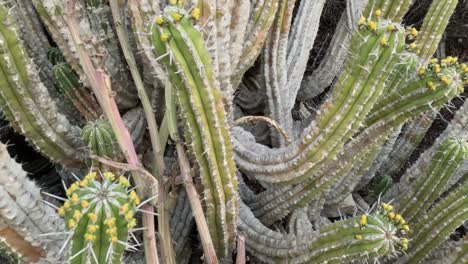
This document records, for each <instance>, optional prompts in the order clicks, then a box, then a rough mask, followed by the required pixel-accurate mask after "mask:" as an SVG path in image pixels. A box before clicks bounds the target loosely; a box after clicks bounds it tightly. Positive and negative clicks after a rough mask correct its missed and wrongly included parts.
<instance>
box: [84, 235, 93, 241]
mask: <svg viewBox="0 0 468 264" xmlns="http://www.w3.org/2000/svg"><path fill="white" fill-rule="evenodd" d="M84 239H85V240H86V241H89V242H91V241H94V240H95V239H96V236H95V235H92V234H88V233H86V234H85V235H84Z"/></svg>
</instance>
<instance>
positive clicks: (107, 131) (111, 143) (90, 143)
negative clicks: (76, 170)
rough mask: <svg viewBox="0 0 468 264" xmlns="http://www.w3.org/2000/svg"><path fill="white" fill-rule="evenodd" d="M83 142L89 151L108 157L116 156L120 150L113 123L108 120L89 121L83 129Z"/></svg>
mask: <svg viewBox="0 0 468 264" xmlns="http://www.w3.org/2000/svg"><path fill="white" fill-rule="evenodd" d="M81 137H82V138H83V143H84V144H85V146H87V147H88V149H89V152H90V153H91V154H93V155H96V156H99V157H105V158H108V159H114V158H116V157H117V156H118V155H119V153H120V151H119V146H118V144H117V139H116V138H115V134H114V131H113V130H112V127H111V125H110V124H109V122H108V121H106V120H96V121H94V122H89V123H88V124H87V125H86V126H85V127H83V130H81ZM94 162H95V161H93V165H96V166H97V167H100V166H98V164H94Z"/></svg>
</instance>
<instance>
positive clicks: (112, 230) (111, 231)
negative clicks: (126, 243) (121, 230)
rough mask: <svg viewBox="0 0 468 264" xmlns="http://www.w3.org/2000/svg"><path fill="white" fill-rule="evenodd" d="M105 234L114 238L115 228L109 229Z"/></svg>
mask: <svg viewBox="0 0 468 264" xmlns="http://www.w3.org/2000/svg"><path fill="white" fill-rule="evenodd" d="M106 234H108V235H110V236H114V235H116V234H117V228H115V227H113V228H109V229H107V230H106Z"/></svg>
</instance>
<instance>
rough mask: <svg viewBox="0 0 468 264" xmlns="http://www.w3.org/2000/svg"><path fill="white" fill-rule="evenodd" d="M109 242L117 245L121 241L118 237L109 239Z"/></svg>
mask: <svg viewBox="0 0 468 264" xmlns="http://www.w3.org/2000/svg"><path fill="white" fill-rule="evenodd" d="M109 241H110V242H112V243H117V241H119V239H118V238H117V237H116V236H111V237H110V238H109Z"/></svg>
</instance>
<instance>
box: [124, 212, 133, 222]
mask: <svg viewBox="0 0 468 264" xmlns="http://www.w3.org/2000/svg"><path fill="white" fill-rule="evenodd" d="M134 216H135V212H133V211H130V212H128V213H127V214H126V215H125V220H127V221H130V220H131V219H133V217H134Z"/></svg>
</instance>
